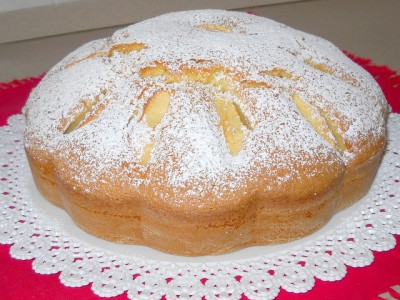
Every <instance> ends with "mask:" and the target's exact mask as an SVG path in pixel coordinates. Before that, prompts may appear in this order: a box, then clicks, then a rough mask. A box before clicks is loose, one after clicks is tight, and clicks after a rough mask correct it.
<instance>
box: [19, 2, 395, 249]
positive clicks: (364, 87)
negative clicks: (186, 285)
mask: <svg viewBox="0 0 400 300" xmlns="http://www.w3.org/2000/svg"><path fill="white" fill-rule="evenodd" d="M24 114H25V117H26V130H25V134H24V143H25V150H26V155H27V158H28V161H29V164H30V168H31V171H32V175H33V178H34V181H35V183H36V186H37V188H38V190H39V191H40V192H41V194H42V195H43V197H44V198H46V199H47V200H48V201H50V202H51V203H53V204H55V205H57V206H59V207H61V208H62V209H64V210H65V211H66V212H67V213H68V214H69V215H70V217H71V218H72V220H73V221H74V222H75V223H76V224H77V225H78V226H79V227H81V228H82V229H83V230H85V231H87V232H88V233H90V234H92V235H94V236H97V237H100V238H102V239H105V240H109V241H113V242H116V243H127V244H137V245H145V246H148V247H152V248H154V249H157V250H160V251H164V252H167V253H171V254H175V255H185V256H198V255H216V254H223V253H228V252H232V251H235V250H238V249H242V248H245V247H249V246H253V245H273V244H279V243H285V242H289V241H292V240H295V239H299V238H302V237H305V236H307V235H310V234H311V233H313V232H315V231H316V230H318V229H320V228H322V227H323V226H324V225H325V224H326V223H327V222H328V221H329V220H330V219H331V218H332V216H334V215H335V214H336V213H337V212H339V211H341V210H343V209H345V208H346V207H348V206H350V205H352V204H353V203H355V202H356V201H358V200H359V199H361V198H362V197H363V196H364V195H365V194H366V193H367V192H368V190H369V188H370V186H371V184H372V181H373V179H374V176H375V173H376V171H377V169H378V167H379V164H380V160H381V157H382V155H383V152H384V149H385V143H386V129H385V126H386V125H385V123H386V118H387V114H388V108H387V104H386V100H385V98H384V95H383V93H382V91H381V90H380V88H379V86H378V85H377V83H376V82H375V81H374V79H373V78H372V77H371V76H370V75H369V74H368V73H367V72H366V71H364V70H363V69H362V68H360V67H359V66H357V65H356V64H354V63H353V62H352V61H351V60H350V59H349V58H348V57H347V56H346V55H344V54H343V53H342V51H340V50H339V49H338V48H337V47H335V46H334V45H333V44H332V43H330V42H328V41H326V40H324V39H322V38H319V37H316V36H313V35H310V34H307V33H304V32H301V31H297V30H295V29H292V28H290V27H287V26H285V25H283V24H280V23H277V22H274V21H272V20H269V19H266V18H263V17H259V16H255V15H251V14H246V13H241V12H229V11H223V10H197V11H196V10H194V11H184V12H176V13H169V14H165V15H162V16H159V17H155V18H152V19H149V20H146V21H143V22H140V23H137V24H134V25H131V26H129V27H127V28H124V29H121V30H118V31H116V32H115V33H114V34H113V35H112V36H111V37H110V38H105V39H101V40H96V41H92V42H89V43H87V44H85V45H83V46H82V47H80V48H78V49H77V50H75V51H74V52H72V53H71V54H69V55H68V56H67V57H65V58H64V59H63V60H61V62H59V63H58V64H57V65H55V66H54V67H53V68H52V69H51V70H50V71H49V72H48V73H47V74H46V76H45V77H44V78H43V80H42V81H41V82H40V84H39V85H38V86H37V87H36V88H35V89H34V90H33V91H32V93H31V95H30V96H29V99H28V102H27V104H26V106H25V108H24Z"/></svg>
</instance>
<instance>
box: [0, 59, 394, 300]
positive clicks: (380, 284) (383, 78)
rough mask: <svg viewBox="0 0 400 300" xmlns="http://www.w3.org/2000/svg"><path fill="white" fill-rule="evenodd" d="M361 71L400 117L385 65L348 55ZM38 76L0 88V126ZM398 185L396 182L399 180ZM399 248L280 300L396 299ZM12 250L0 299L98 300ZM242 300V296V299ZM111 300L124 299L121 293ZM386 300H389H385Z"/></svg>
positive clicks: (0, 250) (5, 254) (1, 255)
mask: <svg viewBox="0 0 400 300" xmlns="http://www.w3.org/2000/svg"><path fill="white" fill-rule="evenodd" d="M346 54H347V55H348V56H349V57H350V58H351V59H352V60H353V61H355V62H356V63H358V64H360V65H361V66H362V67H364V68H365V69H366V70H367V71H368V72H370V73H371V75H372V76H373V77H374V78H375V79H376V80H377V82H378V83H379V85H380V86H381V88H382V90H383V92H384V93H385V95H386V98H387V100H388V102H389V104H390V106H391V107H392V111H393V112H395V113H400V76H399V75H398V74H397V73H396V72H395V71H393V70H391V69H390V68H388V67H386V66H376V65H374V64H373V63H372V61H371V60H369V59H365V58H360V57H357V56H354V55H352V54H349V53H346ZM42 77H43V75H42V76H39V77H35V78H25V79H22V80H14V81H12V82H8V83H0V126H4V125H6V124H7V118H8V117H9V116H11V115H13V114H18V113H21V109H22V107H23V105H24V104H25V102H26V99H27V97H28V95H29V93H30V91H31V90H32V88H33V87H35V86H36V85H37V84H38V83H39V81H40V80H41V78H42ZM397 182H398V183H399V184H400V180H398V181H397ZM396 241H397V246H396V247H395V248H394V249H392V250H390V251H387V252H375V253H374V257H375V260H374V262H373V263H372V264H371V265H370V266H368V267H363V268H351V267H348V268H347V275H346V277H345V278H343V279H342V280H340V281H335V282H325V281H321V280H319V279H316V284H315V287H314V288H313V289H312V290H311V291H309V292H307V293H306V294H293V293H289V292H286V291H284V290H281V292H280V294H279V296H278V297H277V299H278V300H285V299H299V300H301V299H326V300H328V299H332V300H339V299H384V298H382V297H380V296H379V295H382V294H384V293H386V295H390V296H391V297H393V298H392V299H400V294H399V293H397V292H396V291H395V289H392V288H391V287H392V286H396V285H400V237H399V236H396ZM9 249H10V246H4V245H0V265H1V268H0V298H3V299H102V298H100V297H98V296H96V295H94V294H93V293H92V291H91V290H90V286H86V287H81V288H70V287H65V286H63V285H62V284H61V283H60V281H59V280H58V275H57V274H54V275H39V274H36V273H35V272H34V271H33V270H32V267H31V262H32V261H30V260H28V261H20V260H15V259H12V258H11V257H10V254H9ZM243 298H244V297H243ZM113 299H127V296H126V294H123V295H121V296H118V297H114V298H113ZM387 299H390V298H387Z"/></svg>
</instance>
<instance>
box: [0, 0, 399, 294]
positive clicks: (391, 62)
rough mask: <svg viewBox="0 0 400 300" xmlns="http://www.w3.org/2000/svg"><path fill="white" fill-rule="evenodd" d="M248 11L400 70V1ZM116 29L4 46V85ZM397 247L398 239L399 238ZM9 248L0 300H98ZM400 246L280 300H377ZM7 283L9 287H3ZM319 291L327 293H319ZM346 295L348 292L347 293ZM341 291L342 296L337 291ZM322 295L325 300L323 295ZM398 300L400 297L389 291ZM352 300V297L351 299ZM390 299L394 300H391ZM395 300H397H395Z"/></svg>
mask: <svg viewBox="0 0 400 300" xmlns="http://www.w3.org/2000/svg"><path fill="white" fill-rule="evenodd" d="M248 10H251V11H253V12H254V13H256V14H258V15H262V16H266V17H269V18H272V19H275V20H277V21H280V22H283V23H285V24H287V25H289V26H292V27H295V28H298V29H301V30H304V31H306V32H310V33H314V34H316V35H319V36H322V37H325V38H326V39H328V40H330V41H332V42H333V43H335V44H336V45H337V46H338V47H339V48H341V49H343V50H347V51H349V52H352V53H355V54H357V55H359V56H363V57H369V58H371V59H372V60H373V62H374V63H375V64H378V65H387V66H389V67H390V68H391V69H393V70H396V71H400V54H399V53H400V38H399V37H400V18H399V14H398V12H399V11H400V1H399V0H383V1H377V0H351V1H348V0H316V1H304V2H296V3H288V4H280V5H272V6H266V7H254V8H249V9H248ZM116 29H117V27H114V28H105V29H99V30H92V31H87V32H80V33H73V34H66V35H62V36H54V37H47V38H42V39H35V40H27V41H20V42H13V43H7V44H1V45H0V82H7V81H11V80H13V79H16V78H25V77H30V76H38V75H40V74H41V73H43V72H46V71H47V70H48V69H49V68H50V67H51V66H53V65H54V64H55V63H57V62H58V61H59V60H60V59H62V58H63V57H64V56H65V55H67V54H68V53H69V52H71V51H72V50H74V49H75V48H77V47H78V46H80V45H81V44H83V43H85V42H87V41H90V40H93V39H97V38H102V37H106V36H109V35H110V34H112V32H114V31H115V30H116ZM396 239H397V242H398V244H399V243H400V238H399V237H397V238H396ZM8 251H9V246H0V265H2V266H6V268H4V267H2V268H0V298H2V297H5V298H4V299H50V298H51V299H53V298H54V296H56V298H57V299H78V298H80V297H82V295H84V297H85V299H99V298H98V297H97V296H95V295H94V294H93V293H92V292H91V291H90V287H89V286H87V287H84V288H80V289H73V288H65V287H63V286H62V285H61V284H60V283H59V281H58V278H57V277H58V276H57V275H47V276H43V275H38V274H36V273H34V272H33V271H32V267H31V261H18V260H14V259H12V258H11V257H10V256H9V254H8ZM399 257H400V246H399V245H398V246H397V247H396V248H395V249H394V250H391V251H389V252H383V253H376V254H375V261H374V263H373V264H372V265H371V266H370V267H367V268H363V269H357V268H349V269H348V274H347V276H346V277H345V279H343V280H341V281H339V282H334V283H329V282H322V281H319V282H317V285H316V288H314V290H312V291H311V292H309V293H308V294H307V296H304V295H295V296H294V295H292V294H289V293H286V292H284V291H283V292H282V293H281V294H280V296H279V298H278V299H361V298H358V297H357V296H356V295H357V293H356V292H355V291H360V290H363V289H364V290H365V289H366V290H368V289H369V290H371V293H370V295H371V294H374V293H375V295H376V298H373V299H383V298H379V297H378V295H379V294H383V293H385V292H386V291H387V290H388V289H390V286H393V285H396V284H399V283H400V277H399V276H400V272H399V269H400V268H399V265H398V264H397V265H388V264H387V261H389V260H390V259H392V258H393V260H395V261H397V262H400V259H399ZM365 272H368V274H369V275H370V276H373V275H375V274H384V275H385V276H386V277H387V281H386V283H385V284H384V285H381V286H379V287H376V288H373V287H372V285H370V284H369V280H368V278H366V277H365V276H364V274H365ZM5 282H7V286H5ZM321 290H323V291H324V293H321ZM343 290H347V292H346V293H343ZM339 291H341V292H339ZM321 295H323V296H321ZM391 295H392V296H393V295H394V296H395V297H396V296H397V297H398V298H397V299H400V294H397V295H396V293H395V292H393V291H391ZM349 297H350V298H349ZM387 299H390V298H387ZM393 299H395V298H393Z"/></svg>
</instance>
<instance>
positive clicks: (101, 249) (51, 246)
mask: <svg viewBox="0 0 400 300" xmlns="http://www.w3.org/2000/svg"><path fill="white" fill-rule="evenodd" d="M8 124H9V125H8V126H4V127H0V243H1V244H13V245H12V246H11V249H10V254H11V256H12V257H14V258H16V259H34V261H33V263H32V267H33V269H34V270H35V272H37V273H41V274H54V273H60V276H59V278H60V281H61V282H62V283H63V284H64V285H66V286H73V287H79V286H84V285H87V284H90V283H91V288H92V290H93V292H94V293H95V294H97V295H99V296H103V297H111V296H116V295H119V294H122V293H124V292H125V291H127V295H128V298H130V299H138V298H139V299H156V298H158V299H159V298H161V297H162V296H165V298H167V299H175V298H179V299H189V298H190V299H202V297H203V296H205V298H206V299H240V298H241V296H242V294H244V295H246V296H247V297H248V298H249V299H273V298H275V297H276V296H277V295H278V294H279V291H280V288H283V289H285V290H286V291H289V292H294V293H303V292H307V291H308V290H310V289H312V288H313V286H314V282H315V278H319V279H321V280H323V281H336V280H340V279H342V278H343V277H344V276H345V275H346V266H351V267H363V266H367V265H369V264H371V263H372V261H373V260H374V256H373V252H372V250H373V251H386V250H389V249H392V248H393V247H394V246H395V244H396V240H395V238H394V237H393V235H394V234H400V154H399V153H400V115H396V114H391V115H390V117H389V124H388V127H389V130H388V131H389V144H388V147H387V152H386V154H385V157H384V159H383V162H382V165H381V167H380V169H379V171H378V174H377V177H376V179H375V182H374V184H373V186H372V188H371V191H370V192H369V194H368V195H367V196H366V197H364V198H363V199H362V200H361V201H359V202H358V203H357V204H355V205H354V206H352V207H350V208H349V209H347V210H345V211H344V212H341V213H339V214H338V215H336V216H335V217H334V218H333V220H332V221H331V222H329V224H328V225H327V226H325V227H324V228H323V229H322V230H320V231H319V232H317V233H315V234H313V235H312V236H310V237H308V238H305V239H302V240H299V241H296V242H293V243H288V244H284V245H280V246H274V247H271V246H270V247H267V246H266V247H252V248H249V249H245V250H243V251H238V252H236V253H233V254H230V255H224V256H217V257H199V258H187V257H185V258H184V257H176V256H171V255H166V254H161V253H157V252H156V251H155V250H151V249H149V248H146V247H140V246H129V245H116V244H113V243H109V242H104V241H99V240H98V239H96V238H93V237H90V236H89V235H86V234H84V233H82V232H81V231H80V230H79V229H77V228H74V225H71V224H69V223H68V222H69V221H68V220H69V218H68V217H67V216H66V214H65V213H64V212H63V211H62V210H60V209H58V208H55V207H53V206H51V205H50V204H48V203H47V202H46V201H45V200H43V199H42V200H40V196H39V195H38V194H37V191H35V188H34V186H33V183H32V178H31V176H30V170H29V166H28V164H27V161H26V158H25V153H24V148H23V142H22V135H23V130H24V118H23V116H22V115H16V116H12V117H10V118H9V120H8ZM44 203H46V204H44ZM52 210H54V215H53V211H52ZM56 215H57V216H56ZM61 215H62V217H59V216H61Z"/></svg>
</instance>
